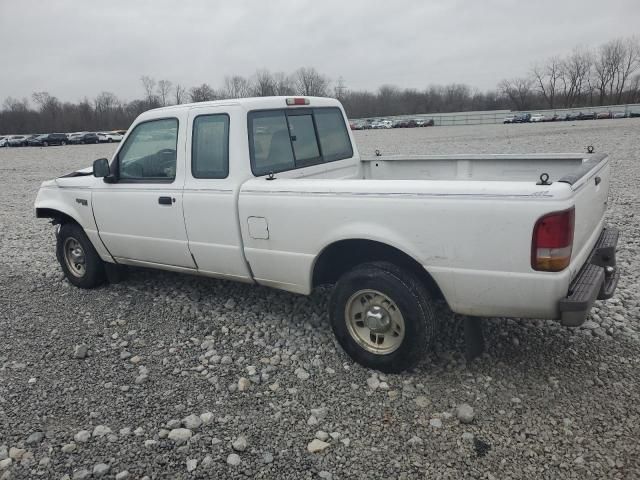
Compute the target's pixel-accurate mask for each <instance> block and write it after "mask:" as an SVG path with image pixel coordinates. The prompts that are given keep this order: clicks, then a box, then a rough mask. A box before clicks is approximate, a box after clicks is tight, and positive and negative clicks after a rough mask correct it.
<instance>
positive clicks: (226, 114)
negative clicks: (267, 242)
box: [183, 106, 251, 281]
mask: <svg viewBox="0 0 640 480" xmlns="http://www.w3.org/2000/svg"><path fill="white" fill-rule="evenodd" d="M245 118H246V117H245V116H244V113H243V112H242V111H240V110H235V109H234V107H229V106H219V107H218V106H205V107H196V108H193V109H192V110H191V111H190V113H189V120H188V123H187V128H188V132H189V133H188V135H187V137H188V140H187V146H186V147H187V148H186V151H187V168H186V171H185V183H184V192H183V195H184V197H183V198H184V217H185V224H186V229H187V236H188V238H189V250H190V251H191V254H192V255H193V258H194V260H195V262H196V264H197V268H198V270H199V271H200V272H202V273H204V274H206V275H210V276H214V277H220V278H229V279H233V280H240V281H242V280H245V281H250V280H251V274H250V272H249V268H248V266H247V263H246V261H245V259H244V254H243V251H242V238H241V235H240V227H239V225H238V205H237V198H238V189H239V187H240V185H241V183H242V181H243V179H244V178H243V176H246V174H245V173H243V171H244V170H245V169H246V167H245V169H242V170H243V171H241V170H240V169H239V168H237V166H238V165H240V163H239V162H246V153H245V155H243V157H242V158H231V154H232V153H231V151H230V149H229V145H230V144H231V145H246V144H247V136H246V131H247V130H246V124H244V125H243V123H244V122H243V120H244V119H245ZM233 152H236V154H237V152H238V149H233ZM234 165H236V168H235V169H234ZM244 165H246V163H245V164H244Z"/></svg>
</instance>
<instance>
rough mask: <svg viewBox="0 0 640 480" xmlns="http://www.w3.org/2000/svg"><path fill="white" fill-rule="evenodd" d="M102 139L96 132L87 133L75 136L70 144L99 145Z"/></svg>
mask: <svg viewBox="0 0 640 480" xmlns="http://www.w3.org/2000/svg"><path fill="white" fill-rule="evenodd" d="M99 142H100V139H99V138H98V134H97V133H95V132H85V133H82V134H79V135H74V136H72V137H71V139H70V143H99Z"/></svg>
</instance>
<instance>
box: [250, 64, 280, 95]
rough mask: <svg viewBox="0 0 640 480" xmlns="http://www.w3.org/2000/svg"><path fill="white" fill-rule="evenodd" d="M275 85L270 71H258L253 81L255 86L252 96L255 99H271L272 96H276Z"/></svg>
mask: <svg viewBox="0 0 640 480" xmlns="http://www.w3.org/2000/svg"><path fill="white" fill-rule="evenodd" d="M274 83H275V81H274V78H273V75H271V72H270V71H269V70H267V69H264V70H258V71H257V72H256V73H255V75H254V76H253V78H252V81H251V84H252V86H253V92H252V94H253V95H254V96H255V97H269V96H271V95H275V88H274V87H275V86H274Z"/></svg>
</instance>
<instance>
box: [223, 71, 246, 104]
mask: <svg viewBox="0 0 640 480" xmlns="http://www.w3.org/2000/svg"><path fill="white" fill-rule="evenodd" d="M251 90H252V88H251V83H250V82H249V80H247V79H246V78H244V77H242V76H240V75H233V76H231V77H224V87H222V95H223V96H224V98H246V97H249V96H250V95H251Z"/></svg>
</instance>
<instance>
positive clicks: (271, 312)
mask: <svg viewBox="0 0 640 480" xmlns="http://www.w3.org/2000/svg"><path fill="white" fill-rule="evenodd" d="M150 287H151V290H149V288H150ZM105 288H107V289H110V288H118V289H120V288H123V289H125V290H134V291H135V292H136V293H137V294H138V295H140V294H142V296H144V295H145V294H150V293H149V292H152V293H153V295H154V296H158V295H170V296H173V297H176V298H175V302H178V303H179V304H180V307H181V310H182V311H183V312H184V311H187V312H189V313H186V314H184V315H183V316H182V321H185V320H188V319H189V318H190V319H192V320H196V321H198V320H197V314H199V313H209V312H211V314H212V315H213V320H214V322H215V315H216V312H219V313H218V314H219V315H220V312H224V315H223V316H226V313H227V312H228V313H231V314H232V315H235V316H239V317H243V316H246V314H247V311H249V312H251V313H252V315H254V316H257V319H258V320H260V321H267V322H269V321H274V322H276V323H281V322H282V321H283V320H285V321H286V319H290V320H289V323H290V325H291V326H290V328H295V327H296V326H297V325H298V322H299V321H300V320H304V322H305V323H307V324H308V325H309V327H308V328H312V329H318V330H321V331H323V332H328V331H330V330H331V326H330V323H329V316H328V313H327V312H328V303H329V296H330V293H331V289H330V288H323V287H321V288H317V289H315V290H314V291H313V292H312V294H311V295H309V296H304V295H296V294H292V293H288V292H283V291H279V290H274V289H270V288H267V287H262V286H256V285H248V284H241V283H237V282H229V281H225V280H216V279H211V278H203V277H197V276H191V275H184V274H177V273H171V272H164V271H159V270H147V269H142V268H130V269H129V272H128V275H127V278H126V279H125V280H124V281H123V282H122V283H121V284H119V285H114V286H106V287H105ZM123 293H126V292H123ZM176 294H177V295H176ZM140 300H142V299H140ZM143 303H144V302H143ZM256 306H259V308H254V307H256ZM436 313H437V315H438V318H439V331H438V335H437V338H436V340H435V342H434V347H433V351H432V352H430V353H429V355H427V357H426V358H425V361H423V362H422V363H421V365H420V366H419V367H418V368H417V369H416V370H414V372H413V373H419V372H420V371H422V372H425V373H426V372H429V371H430V370H433V369H434V368H435V369H441V368H449V367H459V368H466V369H470V370H481V371H483V372H485V373H487V374H491V373H492V370H493V373H494V374H495V373H497V372H495V369H496V368H504V367H505V366H508V367H509V368H517V369H519V370H522V372H523V373H525V374H526V375H527V377H528V378H529V379H531V378H535V377H536V376H539V375H540V376H541V379H542V377H543V376H548V375H549V372H550V371H552V370H554V369H556V368H557V370H558V371H559V372H560V373H561V374H562V372H565V373H566V370H567V367H568V366H570V369H571V372H572V374H574V375H575V374H580V372H584V373H588V374H589V375H591V373H590V372H591V371H592V370H593V365H592V364H591V362H590V360H589V359H593V357H594V356H595V357H600V352H599V351H600V349H601V348H603V343H605V342H606V343H609V342H614V341H616V340H615V339H609V340H602V339H597V338H594V337H591V336H585V335H584V334H582V333H581V332H580V331H579V330H576V329H573V330H572V329H568V328H565V327H561V326H560V325H559V324H557V323H555V322H553V321H536V320H528V319H509V318H491V319H483V322H484V336H485V341H486V347H487V348H486V352H485V353H484V354H483V355H482V356H481V357H479V358H477V359H476V360H474V361H472V362H467V361H466V360H465V357H464V352H465V343H464V325H463V322H464V317H463V316H460V315H457V314H454V313H453V312H452V311H451V310H450V309H449V308H448V306H447V305H446V303H444V302H443V301H440V302H438V303H437V304H436ZM199 321H200V322H201V323H202V320H199ZM247 321H250V320H247ZM209 322H210V320H209ZM214 326H220V325H215V323H214V324H213V325H211V328H213V327H214ZM230 327H231V328H232V325H231V326H230ZM203 328H207V325H204V326H203ZM330 338H332V341H333V343H334V347H335V350H336V352H337V355H339V357H340V358H339V360H340V361H341V362H343V361H350V359H349V358H348V357H347V355H346V354H345V353H344V352H343V351H342V349H341V348H340V346H339V344H338V343H337V341H335V339H333V337H332V336H330ZM585 350H588V353H589V355H585V353H586V352H585ZM603 355H604V353H603ZM354 365H355V364H354ZM540 366H544V368H542V369H541V370H540V371H541V372H544V374H542V373H538V371H539V370H538V367H540ZM358 368H360V367H358ZM544 380H545V381H546V378H545V379H544Z"/></svg>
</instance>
